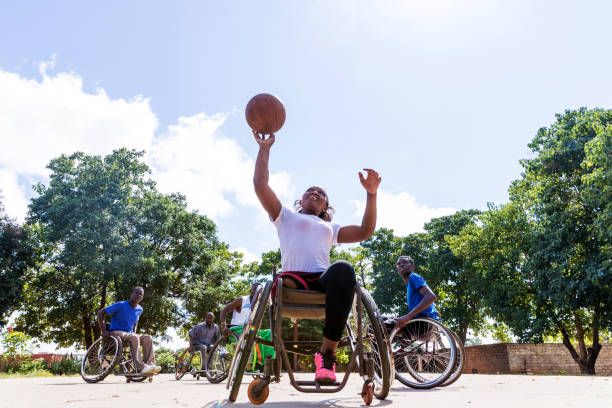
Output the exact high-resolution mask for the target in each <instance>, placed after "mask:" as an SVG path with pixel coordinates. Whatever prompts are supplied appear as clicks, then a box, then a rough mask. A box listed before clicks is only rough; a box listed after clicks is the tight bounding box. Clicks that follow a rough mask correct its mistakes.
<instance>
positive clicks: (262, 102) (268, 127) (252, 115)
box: [245, 93, 285, 135]
mask: <svg viewBox="0 0 612 408" xmlns="http://www.w3.org/2000/svg"><path fill="white" fill-rule="evenodd" d="M245 115H246V120H247V123H248V124H249V126H250V127H251V129H253V130H254V131H256V132H257V133H261V134H264V135H269V134H270V133H276V132H278V130H279V129H280V128H281V127H283V123H285V107H284V106H283V103H282V102H281V101H280V99H278V98H277V97H276V96H274V95H270V94H266V93H262V94H258V95H255V96H254V97H252V98H251V100H250V101H249V103H247V106H246V111H245Z"/></svg>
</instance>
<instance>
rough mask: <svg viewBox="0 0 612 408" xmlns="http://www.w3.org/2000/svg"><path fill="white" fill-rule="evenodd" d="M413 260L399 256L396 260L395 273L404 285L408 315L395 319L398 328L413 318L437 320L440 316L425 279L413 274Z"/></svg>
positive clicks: (434, 298)
mask: <svg viewBox="0 0 612 408" xmlns="http://www.w3.org/2000/svg"><path fill="white" fill-rule="evenodd" d="M414 270H415V265H414V260H413V259H412V258H410V257H409V256H400V257H399V258H398V260H397V273H398V274H399V275H400V277H401V278H402V280H403V281H404V283H405V284H406V300H407V302H408V310H409V312H408V314H406V315H404V316H400V317H399V318H398V319H397V324H398V325H399V327H404V326H406V325H407V324H408V323H410V320H412V319H413V318H415V317H430V318H432V319H436V320H439V319H440V314H439V313H438V311H437V310H436V305H435V303H434V302H435V301H436V300H438V298H437V296H436V295H435V294H434V293H433V292H432V291H431V289H429V286H427V282H425V279H424V278H423V277H422V276H421V275H419V274H417V273H415V272H414Z"/></svg>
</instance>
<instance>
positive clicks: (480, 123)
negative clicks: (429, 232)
mask: <svg viewBox="0 0 612 408" xmlns="http://www.w3.org/2000/svg"><path fill="white" fill-rule="evenodd" d="M610 15H612V5H610V3H609V2H605V1H599V2H597V1H583V2H580V3H577V2H569V1H538V2H534V1H512V2H510V1H505V2H502V1H450V0H446V1H435V0H430V1H399V0H392V1H391V0H390V1H359V0H356V1H335V2H329V1H300V2H298V1H257V2H254V1H178V2H165V3H162V2H150V1H130V2H125V1H107V2H104V3H91V2H82V1H59V2H44V1H37V2H36V1H34V2H26V1H24V2H3V3H1V4H0V112H1V113H0V139H1V145H2V146H3V147H2V149H0V189H2V190H3V195H4V203H5V206H6V209H7V212H8V213H9V215H11V216H13V217H17V218H18V219H23V217H24V215H25V212H26V206H27V199H29V198H30V197H31V196H32V193H31V189H30V185H31V184H33V183H34V182H36V181H41V180H42V181H45V180H46V177H47V174H46V172H45V170H44V166H45V165H46V163H47V162H48V161H49V160H50V159H51V158H52V157H54V156H56V155H58V154H60V153H71V152H73V151H75V150H84V151H86V152H88V153H92V154H93V153H95V154H107V153H109V152H110V151H111V150H112V149H113V148H118V147H121V146H124V145H125V146H128V147H133V148H138V149H145V150H147V152H149V154H148V156H147V161H148V163H149V164H150V166H151V168H152V169H153V174H152V176H153V178H155V179H156V180H158V183H159V187H160V189H161V190H162V191H165V192H172V191H180V192H182V193H184V194H186V195H187V198H188V200H189V202H190V205H191V207H192V208H193V209H198V210H199V211H201V212H203V213H205V214H207V215H209V216H210V217H211V218H213V219H214V221H215V222H216V223H217V225H218V227H219V235H220V237H221V238H222V239H223V240H224V241H226V242H227V243H229V244H230V246H231V247H232V248H235V249H240V250H243V251H244V252H245V254H246V255H247V257H248V258H253V257H256V256H258V255H260V254H261V252H263V251H266V250H270V249H275V248H276V247H277V245H278V244H277V240H276V232H275V230H274V228H273V226H272V225H271V224H270V223H268V222H267V220H266V219H265V215H264V214H263V212H262V211H261V209H260V208H259V205H258V203H257V201H256V199H255V197H254V194H253V193H252V185H251V177H252V166H253V161H254V159H255V157H256V144H255V142H254V141H253V139H252V136H251V134H250V131H249V129H248V127H247V125H246V122H245V120H244V107H245V105H246V103H247V102H248V100H249V99H250V97H251V96H253V95H254V94H256V93H259V92H269V93H274V94H276V95H278V96H279V97H280V98H281V99H282V100H283V102H284V104H285V107H286V111H287V121H286V123H285V126H284V127H283V129H282V130H281V131H280V132H278V134H277V142H276V144H275V146H274V147H273V151H272V156H271V172H272V173H273V177H272V179H273V185H274V187H275V189H276V190H277V192H278V194H279V195H280V196H281V199H282V200H283V201H284V202H285V203H291V202H292V201H293V199H295V198H297V197H299V196H300V194H301V192H302V191H303V190H305V189H306V188H307V187H309V186H310V185H313V184H316V185H321V186H323V187H324V188H325V189H326V190H327V192H328V194H329V196H330V199H331V203H332V205H333V206H334V207H335V208H336V212H337V215H336V221H337V222H339V223H340V224H348V223H358V222H360V219H361V215H360V213H359V211H360V208H362V206H363V201H364V199H365V193H364V191H363V189H362V187H361V186H360V184H359V181H358V178H357V171H358V170H359V169H361V168H363V167H371V168H374V169H376V170H378V171H379V173H380V174H381V176H382V179H383V181H382V184H381V193H380V195H379V223H378V226H379V227H380V226H386V227H391V228H394V229H395V230H396V231H397V232H398V233H399V234H402V235H405V234H408V233H411V232H415V231H419V230H420V229H421V228H422V225H423V223H424V222H426V221H428V220H429V219H430V218H431V217H435V216H440V215H445V214H450V213H452V212H454V211H455V210H458V209H468V208H481V209H484V208H485V207H486V203H487V202H495V203H502V202H505V201H506V200H507V188H508V186H509V183H510V182H511V181H512V180H514V179H516V178H518V177H520V172H521V167H520V165H519V160H520V159H521V158H524V157H527V156H528V155H529V150H528V148H527V144H528V143H529V141H530V140H531V139H532V137H533V136H534V134H535V132H536V131H537V129H538V128H539V127H542V126H547V125H549V124H551V123H552V122H553V121H554V114H555V113H560V112H562V111H563V110H564V109H567V108H577V107H580V106H587V107H603V108H609V107H610V106H611V105H612V81H611V80H610V72H612V69H611V68H612V54H611V53H610V38H611V34H612V26H611V25H610V24H609V16H610Z"/></svg>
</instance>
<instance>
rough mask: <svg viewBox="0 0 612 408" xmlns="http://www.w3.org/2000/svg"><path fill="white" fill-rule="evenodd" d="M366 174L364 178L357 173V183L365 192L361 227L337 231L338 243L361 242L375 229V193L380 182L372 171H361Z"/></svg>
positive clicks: (348, 227)
mask: <svg viewBox="0 0 612 408" xmlns="http://www.w3.org/2000/svg"><path fill="white" fill-rule="evenodd" d="M363 170H364V171H365V172H366V173H367V177H366V178H364V177H363V175H362V174H361V172H359V181H360V182H361V185H362V186H363V188H364V189H365V190H366V192H367V196H366V208H365V211H364V213H363V218H362V220H361V225H345V226H344V227H342V228H340V230H339V231H338V243H351V242H361V241H365V240H366V239H368V238H370V237H371V236H372V234H373V233H374V229H375V228H376V192H377V191H378V185H379V184H380V181H381V180H382V179H381V178H380V176H379V175H378V173H377V172H375V171H374V170H372V169H363Z"/></svg>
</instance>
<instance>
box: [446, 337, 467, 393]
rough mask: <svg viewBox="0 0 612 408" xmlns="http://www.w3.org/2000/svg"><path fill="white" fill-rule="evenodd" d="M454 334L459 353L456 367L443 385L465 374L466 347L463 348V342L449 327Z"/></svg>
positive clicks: (449, 383) (456, 358)
mask: <svg viewBox="0 0 612 408" xmlns="http://www.w3.org/2000/svg"><path fill="white" fill-rule="evenodd" d="M448 330H449V331H450V333H451V334H452V336H453V340H454V341H455V347H456V349H457V355H456V357H455V368H453V372H452V373H451V375H450V376H448V378H447V379H446V381H444V382H443V383H442V385H441V387H446V386H447V385H451V384H452V383H454V382H455V381H457V380H458V379H459V377H461V374H463V367H464V366H465V349H464V348H463V342H462V341H461V340H460V339H459V336H457V333H455V332H454V331H453V330H451V329H448Z"/></svg>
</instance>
